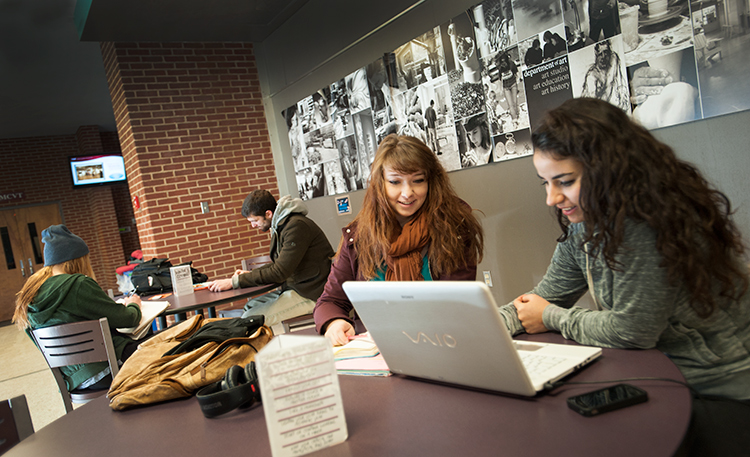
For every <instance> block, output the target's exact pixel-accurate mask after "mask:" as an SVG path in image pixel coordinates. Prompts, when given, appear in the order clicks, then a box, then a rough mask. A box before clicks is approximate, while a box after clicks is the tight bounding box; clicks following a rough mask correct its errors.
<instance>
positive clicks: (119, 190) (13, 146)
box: [0, 126, 132, 290]
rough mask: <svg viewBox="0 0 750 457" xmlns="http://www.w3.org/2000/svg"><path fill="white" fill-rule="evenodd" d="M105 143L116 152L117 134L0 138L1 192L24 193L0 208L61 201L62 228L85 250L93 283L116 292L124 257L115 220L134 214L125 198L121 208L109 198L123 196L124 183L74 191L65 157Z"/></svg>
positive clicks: (90, 131)
mask: <svg viewBox="0 0 750 457" xmlns="http://www.w3.org/2000/svg"><path fill="white" fill-rule="evenodd" d="M104 145H106V148H107V150H108V151H113V150H114V151H117V150H119V144H117V135H116V134H114V133H109V134H104V135H101V134H100V133H99V130H98V127H97V126H83V127H81V128H79V130H78V132H76V133H75V134H71V135H69V136H67V135H66V136H49V137H34V138H14V139H4V140H0V156H1V157H2V162H3V166H2V167H1V168H0V192H23V193H24V199H23V200H14V201H9V202H0V209H3V208H11V207H16V206H25V205H33V204H37V203H46V202H60V204H61V207H62V216H63V220H64V221H65V224H66V225H67V226H68V228H70V230H71V231H72V232H73V233H75V234H76V235H78V236H80V237H81V238H83V239H84V241H86V244H88V246H89V249H90V251H91V262H92V266H93V267H94V273H95V274H96V278H97V281H98V282H99V284H100V285H101V286H102V288H103V289H105V290H106V289H114V290H117V281H116V276H115V269H116V268H117V267H119V266H121V265H124V264H125V259H126V256H125V253H124V251H123V242H122V240H121V237H120V235H119V231H118V220H117V218H118V216H119V215H121V214H123V215H126V214H128V211H130V219H132V210H130V205H129V201H130V198H129V196H128V197H127V198H126V199H127V201H128V204H127V205H124V206H123V205H122V204H121V203H118V202H117V201H115V199H114V197H113V196H114V195H118V196H119V195H122V194H123V193H124V194H127V193H128V188H127V185H126V184H113V185H108V186H101V187H92V188H79V189H74V188H73V183H72V179H71V177H70V171H69V168H68V157H70V156H74V155H81V154H90V153H96V152H102V151H103V148H104V147H105V146H104ZM118 198H119V200H123V198H121V197H118ZM44 228H46V227H39V228H38V229H39V231H40V232H41V230H43V229H44ZM128 254H129V252H128Z"/></svg>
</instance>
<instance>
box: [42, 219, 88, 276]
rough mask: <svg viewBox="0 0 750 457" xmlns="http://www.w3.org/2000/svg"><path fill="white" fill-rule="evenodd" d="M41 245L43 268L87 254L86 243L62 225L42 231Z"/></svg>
mask: <svg viewBox="0 0 750 457" xmlns="http://www.w3.org/2000/svg"><path fill="white" fill-rule="evenodd" d="M42 243H44V266H45V267H51V266H52V265H58V264H61V263H63V262H67V261H68V260H73V259H77V258H79V257H83V256H85V255H86V254H88V253H89V247H88V246H87V245H86V242H85V241H83V239H81V237H79V236H77V235H74V234H73V233H72V232H71V231H70V230H68V227H66V226H64V225H62V224H60V225H52V226H50V227H48V228H46V229H44V230H42Z"/></svg>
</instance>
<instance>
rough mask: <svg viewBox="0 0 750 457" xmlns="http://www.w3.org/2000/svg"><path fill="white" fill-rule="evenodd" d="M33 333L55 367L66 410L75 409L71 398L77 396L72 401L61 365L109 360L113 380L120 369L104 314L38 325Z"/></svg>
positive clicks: (46, 356)
mask: <svg viewBox="0 0 750 457" xmlns="http://www.w3.org/2000/svg"><path fill="white" fill-rule="evenodd" d="M31 333H32V335H33V337H34V341H36V345H37V346H38V347H39V349H40V350H41V351H42V354H43V355H44V359H45V360H46V361H47V365H49V367H50V369H52V374H53V375H54V376H55V381H57V385H58V388H59V389H60V394H61V395H62V396H63V402H64V403H65V410H66V411H67V412H70V411H72V409H73V405H72V401H73V400H75V398H73V400H71V395H70V392H68V389H67V387H66V384H65V379H64V378H63V376H62V373H61V372H60V367H64V366H68V365H76V364H80V363H91V362H108V363H109V369H110V371H111V372H112V378H113V379H114V377H115V376H116V375H117V372H118V370H119V367H118V365H117V355H116V354H115V346H114V344H113V343H112V333H111V332H110V330H109V323H108V322H107V318H106V317H102V318H101V319H99V320H98V321H95V320H91V321H83V322H72V323H70V324H62V325H55V326H53V327H45V328H38V329H36V330H34V331H32V332H31ZM104 393H106V390H105V391H102V392H101V393H97V394H95V396H98V395H103V394H104ZM88 399H90V395H87V396H85V397H84V396H82V397H81V400H88Z"/></svg>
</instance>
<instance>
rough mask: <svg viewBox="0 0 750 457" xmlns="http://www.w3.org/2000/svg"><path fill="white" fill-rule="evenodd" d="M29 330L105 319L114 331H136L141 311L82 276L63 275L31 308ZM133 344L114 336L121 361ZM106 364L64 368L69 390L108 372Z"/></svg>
mask: <svg viewBox="0 0 750 457" xmlns="http://www.w3.org/2000/svg"><path fill="white" fill-rule="evenodd" d="M28 317H29V324H30V329H27V332H29V333H30V330H35V329H38V328H42V327H51V326H53V325H59V324H67V323H70V322H80V321H86V320H94V319H100V318H102V317H106V318H107V320H108V321H109V326H110V328H112V329H115V328H123V327H134V326H135V325H137V324H138V322H140V320H141V310H140V308H139V307H138V305H136V304H135V303H130V304H128V305H127V306H123V305H121V304H119V303H116V302H115V301H114V300H112V299H111V298H109V296H108V295H107V294H106V293H105V292H104V291H103V290H102V289H101V287H99V284H97V282H96V281H94V280H93V279H91V278H89V277H88V276H85V275H82V274H73V275H69V274H61V275H56V276H52V277H50V278H49V279H47V280H46V281H45V282H44V284H42V287H40V288H39V292H37V294H36V296H35V297H34V300H32V302H31V303H30V304H29V308H28ZM129 341H132V340H131V339H130V338H128V337H125V336H120V335H118V334H115V333H114V332H113V334H112V342H113V343H114V345H115V353H116V354H117V358H118V359H119V358H120V357H121V356H122V351H123V349H124V348H125V344H127V343H128V342H129ZM107 366H108V365H107V362H96V363H87V364H82V365H70V366H67V367H62V368H61V369H60V371H61V372H62V374H63V376H64V377H65V382H66V383H67V385H68V390H72V389H75V388H76V387H78V386H79V385H81V383H83V382H84V381H86V380H87V379H89V378H91V377H93V376H95V375H96V374H98V373H99V372H101V371H102V370H104V369H106V368H107Z"/></svg>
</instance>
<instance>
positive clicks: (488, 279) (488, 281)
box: [484, 270, 492, 287]
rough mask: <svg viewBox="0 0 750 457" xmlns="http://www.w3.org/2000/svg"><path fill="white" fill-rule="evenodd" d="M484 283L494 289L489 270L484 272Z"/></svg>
mask: <svg viewBox="0 0 750 457" xmlns="http://www.w3.org/2000/svg"><path fill="white" fill-rule="evenodd" d="M484 283H485V284H487V286H488V287H492V276H490V271H489V270H485V271H484Z"/></svg>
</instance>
